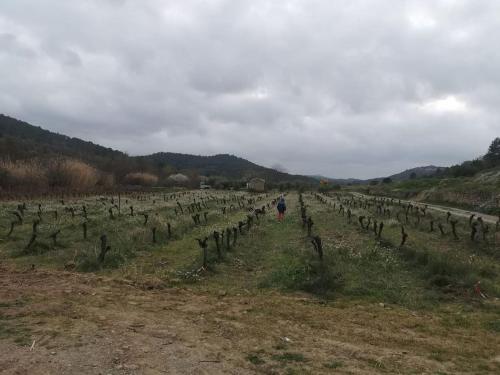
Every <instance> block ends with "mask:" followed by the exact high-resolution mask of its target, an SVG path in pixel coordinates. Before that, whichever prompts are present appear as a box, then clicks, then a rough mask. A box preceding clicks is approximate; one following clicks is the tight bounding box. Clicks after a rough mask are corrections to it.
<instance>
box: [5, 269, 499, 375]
mask: <svg viewBox="0 0 500 375" xmlns="http://www.w3.org/2000/svg"><path fill="white" fill-rule="evenodd" d="M0 301H1V305H0V306H1V307H0V323H1V325H0V328H1V329H2V330H3V331H2V330H0V373H2V374H48V373H50V374H253V373H263V374H285V373H289V374H292V373H300V374H302V373H311V374H318V373H331V371H333V369H334V368H335V370H336V371H339V372H340V373H359V374H371V373H374V372H387V371H389V372H408V371H410V370H412V371H415V372H418V373H426V372H427V373H436V372H438V371H443V372H446V371H450V372H453V373H461V372H463V373H466V372H468V371H467V370H466V369H469V370H470V364H469V365H467V362H469V361H470V359H471V358H474V363H481V364H482V365H483V366H487V368H491V369H500V367H498V366H500V357H499V356H500V352H498V350H497V351H495V348H499V347H500V338H499V337H498V335H497V336H495V335H493V334H488V333H486V332H484V331H482V330H479V331H478V330H474V329H471V328H470V327H469V328H468V329H467V330H466V331H464V330H462V329H460V328H453V329H451V330H450V329H447V330H445V329H444V328H443V327H442V326H441V325H440V319H439V318H437V317H436V316H433V315H431V314H427V313H425V312H410V311H407V310H404V309H399V308H395V307H394V308H393V307H389V306H379V305H378V304H353V303H349V302H345V301H337V302H334V303H331V304H330V303H324V302H322V301H319V300H316V299H314V298H310V297H308V296H302V295H281V294H277V293H273V292H269V293H261V294H250V293H248V294H245V295H242V294H236V295H229V294H226V292H224V291H218V292H215V293H214V292H205V293H201V292H200V291H197V292H195V291H193V290H190V289H188V288H170V289H165V290H140V289H138V288H136V287H134V286H133V285H128V284H127V283H124V282H120V281H117V280H111V279H107V278H103V277H97V276H93V275H82V274H74V273H68V272H52V271H50V272H49V271H38V270H33V271H32V270H28V271H16V270H14V269H12V268H10V267H8V266H1V267H0ZM6 332H7V333H9V332H10V335H9V334H6ZM16 342H17V343H16ZM33 342H34V346H33V350H30V347H31V345H32V344H33ZM478 353H479V354H478ZM440 356H441V357H442V358H441V357H440ZM449 358H452V360H449ZM294 371H295V372H294Z"/></svg>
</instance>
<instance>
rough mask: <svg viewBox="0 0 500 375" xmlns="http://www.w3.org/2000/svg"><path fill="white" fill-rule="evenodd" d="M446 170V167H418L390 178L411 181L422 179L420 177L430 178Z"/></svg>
mask: <svg viewBox="0 0 500 375" xmlns="http://www.w3.org/2000/svg"><path fill="white" fill-rule="evenodd" d="M445 169H446V168H444V167H436V166H435V165H428V166H425V167H417V168H411V169H407V170H406V171H404V172H401V173H396V174H393V175H392V176H389V178H391V179H392V180H393V181H405V180H410V179H412V178H420V177H428V176H433V175H435V174H436V173H438V172H439V171H444V170H445Z"/></svg>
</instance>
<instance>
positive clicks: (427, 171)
mask: <svg viewBox="0 0 500 375" xmlns="http://www.w3.org/2000/svg"><path fill="white" fill-rule="evenodd" d="M445 170H447V168H445V167H436V166H434V165H428V166H426V167H416V168H411V169H407V170H405V171H404V172H400V173H396V174H393V175H391V176H388V177H389V178H390V179H391V180H392V181H406V180H410V179H412V178H420V177H428V176H433V175H435V174H436V173H438V172H440V171H445ZM311 177H312V178H315V179H317V180H318V181H319V180H327V181H329V182H330V183H332V184H339V185H360V184H368V183H370V181H381V180H383V179H384V178H387V177H378V178H370V179H366V180H362V179H357V178H332V177H325V176H321V175H314V176H311Z"/></svg>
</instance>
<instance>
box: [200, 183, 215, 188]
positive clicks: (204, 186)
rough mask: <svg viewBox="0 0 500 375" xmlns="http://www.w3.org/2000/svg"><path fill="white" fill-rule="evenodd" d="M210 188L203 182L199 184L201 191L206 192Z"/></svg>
mask: <svg viewBox="0 0 500 375" xmlns="http://www.w3.org/2000/svg"><path fill="white" fill-rule="evenodd" d="M211 188H212V187H211V186H210V185H207V184H205V183H203V182H200V189H201V190H207V189H211Z"/></svg>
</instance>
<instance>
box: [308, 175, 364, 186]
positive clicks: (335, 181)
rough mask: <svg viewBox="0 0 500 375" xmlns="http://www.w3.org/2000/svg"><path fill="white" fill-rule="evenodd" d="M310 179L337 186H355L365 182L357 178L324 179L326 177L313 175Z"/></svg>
mask: <svg viewBox="0 0 500 375" xmlns="http://www.w3.org/2000/svg"><path fill="white" fill-rule="evenodd" d="M310 177H312V178H315V179H316V180H318V181H321V180H326V181H328V182H330V183H331V184H338V185H356V184H362V183H365V182H366V180H360V179H357V178H332V177H326V176H322V175H313V176H310Z"/></svg>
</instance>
